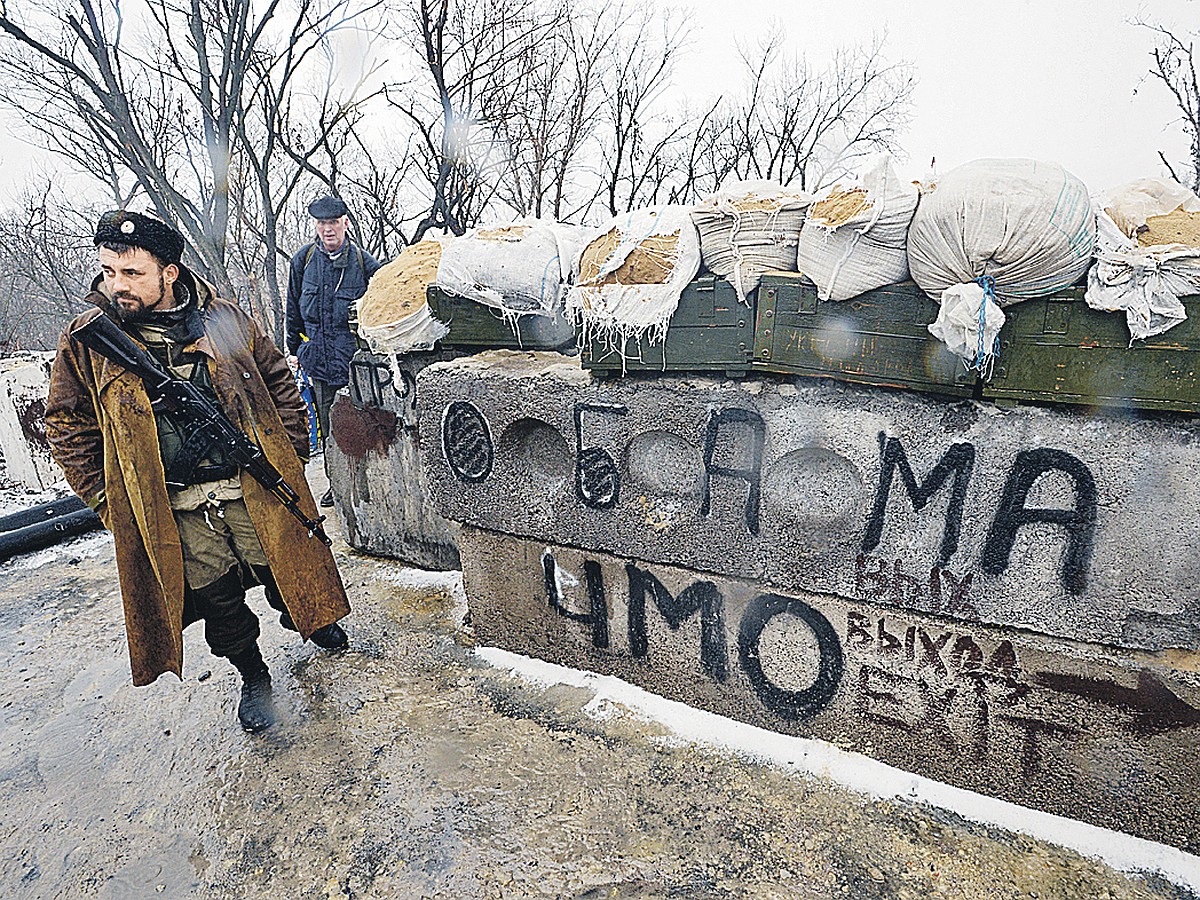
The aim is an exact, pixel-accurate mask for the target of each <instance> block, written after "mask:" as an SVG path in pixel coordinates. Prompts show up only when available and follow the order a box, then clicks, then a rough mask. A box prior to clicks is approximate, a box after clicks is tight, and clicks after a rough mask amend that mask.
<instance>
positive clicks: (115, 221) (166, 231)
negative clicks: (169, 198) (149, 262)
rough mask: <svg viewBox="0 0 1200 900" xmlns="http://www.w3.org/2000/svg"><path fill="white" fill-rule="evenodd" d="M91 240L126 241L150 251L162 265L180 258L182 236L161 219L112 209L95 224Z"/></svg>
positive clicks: (176, 262)
mask: <svg viewBox="0 0 1200 900" xmlns="http://www.w3.org/2000/svg"><path fill="white" fill-rule="evenodd" d="M93 242H94V243H95V244H96V245H97V246H99V245H100V244H128V245H129V246H130V247H141V248H142V249H143V250H149V251H150V252H151V253H152V254H153V255H154V256H155V257H157V258H158V260H159V262H161V263H162V264H163V265H170V264H171V263H175V264H178V263H179V261H180V259H181V258H182V257H183V246H184V243H183V235H182V234H180V233H179V232H178V231H176V230H175V229H174V228H172V227H171V226H170V225H168V224H167V223H166V222H163V221H162V220H161V219H155V218H152V217H151V216H145V215H142V214H141V213H136V212H129V211H128V210H124V209H111V210H109V211H108V212H106V213H104V215H102V216H101V217H100V221H99V222H98V223H96V236H95V238H93Z"/></svg>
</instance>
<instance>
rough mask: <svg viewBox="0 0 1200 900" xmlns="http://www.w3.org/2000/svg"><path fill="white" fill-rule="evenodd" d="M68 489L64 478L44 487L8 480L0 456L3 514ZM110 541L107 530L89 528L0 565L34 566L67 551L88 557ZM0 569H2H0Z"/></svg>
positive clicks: (56, 496)
mask: <svg viewBox="0 0 1200 900" xmlns="http://www.w3.org/2000/svg"><path fill="white" fill-rule="evenodd" d="M70 493H71V489H70V488H68V487H67V483H66V482H65V481H60V482H58V484H55V485H53V486H52V487H50V488H47V489H46V490H44V491H31V490H29V489H28V488H26V487H24V486H22V485H19V484H16V483H15V482H12V481H9V480H8V472H7V469H6V468H5V465H4V457H3V456H0V516H7V515H10V514H12V513H15V512H20V511H21V510H23V509H28V508H29V507H31V506H38V505H40V504H42V503H50V502H51V501H53V500H58V499H61V498H62V497H66V496H67V495H68V494H70ZM111 543H112V535H111V534H110V533H109V532H107V531H103V530H101V531H91V532H88V533H87V534H81V535H77V536H76V537H72V538H67V539H66V540H65V541H62V542H61V543H59V544H55V545H54V546H53V547H47V548H46V549H44V550H37V551H35V552H33V553H24V554H21V555H19V556H14V557H13V558H12V559H11V560H9V561H7V562H5V563H3V564H2V565H4V566H8V567H12V568H14V569H36V568H37V567H38V566H41V565H44V564H46V563H48V562H50V561H51V560H54V559H57V558H59V557H60V556H66V555H68V554H69V555H71V556H74V557H79V558H85V559H86V558H90V557H93V556H96V555H97V554H99V553H101V552H103V550H104V548H105V547H107V546H108V545H109V544H111ZM0 571H2V570H0Z"/></svg>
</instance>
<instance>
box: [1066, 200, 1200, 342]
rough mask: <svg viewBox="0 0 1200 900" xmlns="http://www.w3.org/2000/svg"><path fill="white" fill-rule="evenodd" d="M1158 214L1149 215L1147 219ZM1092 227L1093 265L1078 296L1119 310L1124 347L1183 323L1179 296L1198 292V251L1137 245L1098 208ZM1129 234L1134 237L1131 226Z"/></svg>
mask: <svg viewBox="0 0 1200 900" xmlns="http://www.w3.org/2000/svg"><path fill="white" fill-rule="evenodd" d="M1193 196H1194V195H1193ZM1171 202H1174V201H1171ZM1158 214H1159V213H1155V212H1153V211H1151V212H1149V213H1148V216H1149V217H1153V216H1155V215H1158ZM1126 221H1127V222H1130V221H1135V220H1131V219H1126ZM1097 223H1098V227H1099V233H1098V237H1097V241H1096V262H1095V265H1093V266H1092V268H1091V269H1090V270H1089V271H1088V284H1087V291H1086V292H1085V293H1084V299H1085V300H1086V301H1087V304H1088V306H1090V307H1092V308H1093V309H1101V310H1106V311H1110V312H1118V311H1124V313H1125V323H1126V325H1128V326H1129V339H1130V343H1132V342H1133V341H1135V340H1144V339H1146V338H1148V337H1152V336H1153V335H1156V334H1162V333H1163V332H1164V331H1166V330H1167V329H1169V328H1172V327H1173V326H1175V325H1178V324H1179V323H1180V322H1182V321H1184V320H1185V319H1186V318H1187V312H1186V311H1185V310H1184V308H1183V304H1182V303H1181V302H1180V300H1179V298H1180V297H1183V296H1186V295H1188V294H1197V293H1200V248H1196V247H1187V246H1185V245H1182V244H1169V245H1158V246H1154V247H1142V246H1140V245H1139V244H1138V243H1137V241H1135V240H1133V239H1132V238H1130V237H1128V236H1127V235H1126V234H1125V233H1124V232H1123V230H1122V228H1121V227H1120V226H1118V225H1117V223H1116V222H1114V221H1113V219H1112V217H1111V216H1110V215H1109V214H1108V213H1107V212H1105V210H1103V209H1101V210H1099V211H1098V213H1097ZM1142 224H1144V222H1143V223H1142ZM1133 231H1134V232H1135V233H1136V231H1137V224H1135V225H1134V227H1133Z"/></svg>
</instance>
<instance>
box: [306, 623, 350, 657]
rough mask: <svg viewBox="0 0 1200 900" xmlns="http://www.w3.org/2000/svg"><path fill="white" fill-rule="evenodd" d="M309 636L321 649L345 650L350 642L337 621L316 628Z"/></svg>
mask: <svg viewBox="0 0 1200 900" xmlns="http://www.w3.org/2000/svg"><path fill="white" fill-rule="evenodd" d="M309 637H310V638H311V639H312V642H313V643H314V644H316V645H317V646H318V647H320V648H321V649H322V650H345V649H346V647H347V646H349V644H350V639H349V638H348V637H346V632H345V631H344V630H343V629H342V626H341V625H339V624H338V623H337V622H334V623H333V624H331V625H326V626H325V627H324V628H318V629H317V630H316V631H314V632H313V633H312V634H311V635H309Z"/></svg>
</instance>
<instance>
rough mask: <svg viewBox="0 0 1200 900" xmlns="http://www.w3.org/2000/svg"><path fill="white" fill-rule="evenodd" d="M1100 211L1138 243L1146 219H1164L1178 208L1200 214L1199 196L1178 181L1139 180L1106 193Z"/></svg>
mask: <svg viewBox="0 0 1200 900" xmlns="http://www.w3.org/2000/svg"><path fill="white" fill-rule="evenodd" d="M1100 208H1101V209H1102V210H1104V212H1106V213H1107V214H1108V215H1109V217H1110V218H1111V219H1112V220H1113V223H1114V224H1115V225H1116V227H1117V229H1118V230H1119V231H1120V232H1121V233H1122V234H1124V235H1125V236H1126V237H1128V238H1133V239H1135V240H1136V239H1137V238H1138V235H1139V234H1140V233H1144V232H1145V230H1146V222H1147V220H1148V219H1150V218H1152V217H1154V216H1165V215H1168V214H1169V213H1171V212H1174V211H1175V210H1177V209H1179V210H1183V211H1185V212H1189V213H1195V212H1200V197H1197V196H1196V194H1195V193H1193V192H1192V191H1191V190H1189V189H1188V188H1186V187H1184V186H1183V185H1182V184H1180V183H1179V182H1178V181H1170V180H1168V179H1166V178H1139V179H1137V180H1136V181H1130V182H1128V183H1127V184H1123V185H1120V186H1119V187H1115V188H1113V189H1112V190H1109V191H1106V192H1105V193H1104V194H1103V195H1101V197H1100Z"/></svg>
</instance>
